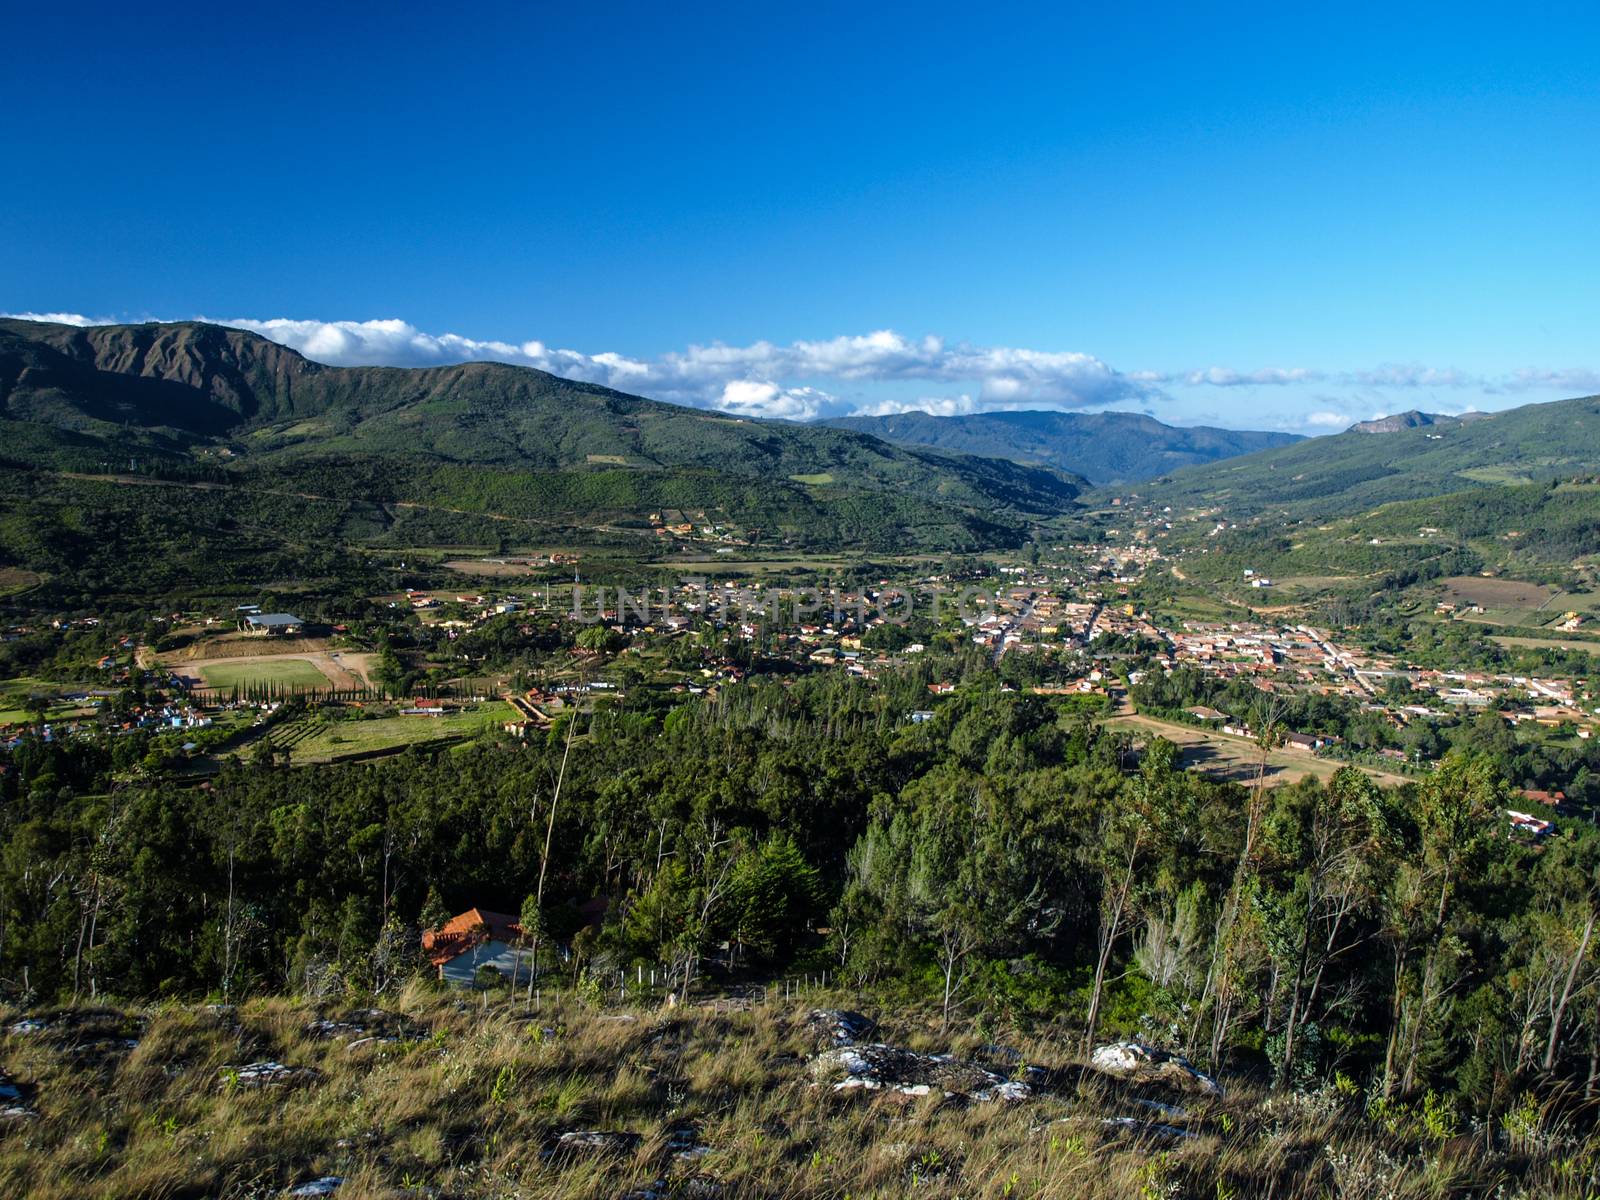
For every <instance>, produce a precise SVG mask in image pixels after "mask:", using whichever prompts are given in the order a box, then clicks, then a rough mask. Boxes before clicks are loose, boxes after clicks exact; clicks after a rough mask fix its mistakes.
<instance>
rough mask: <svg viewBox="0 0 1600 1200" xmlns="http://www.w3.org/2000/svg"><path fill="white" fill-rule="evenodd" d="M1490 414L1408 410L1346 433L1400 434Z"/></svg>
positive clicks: (1457, 423)
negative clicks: (1402, 431)
mask: <svg viewBox="0 0 1600 1200" xmlns="http://www.w3.org/2000/svg"><path fill="white" fill-rule="evenodd" d="M1488 415H1489V414H1488V413H1481V412H1464V413H1462V414H1460V415H1459V416H1451V415H1450V414H1448V413H1427V412H1422V411H1421V410H1420V409H1415V408H1412V409H1407V410H1406V411H1405V412H1400V413H1392V414H1391V415H1389V416H1387V417H1374V418H1373V419H1372V420H1370V421H1357V422H1356V423H1355V424H1354V425H1352V426H1350V428H1349V429H1347V430H1345V432H1346V433H1399V432H1400V431H1401V430H1402V429H1421V428H1424V427H1425V426H1428V425H1460V424H1463V423H1465V422H1467V421H1476V420H1477V419H1478V418H1479V417H1486V416H1488Z"/></svg>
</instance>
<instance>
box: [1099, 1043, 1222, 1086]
mask: <svg viewBox="0 0 1600 1200" xmlns="http://www.w3.org/2000/svg"><path fill="white" fill-rule="evenodd" d="M1089 1065H1090V1066H1091V1067H1093V1068H1094V1069H1095V1070H1096V1071H1099V1072H1100V1073H1101V1074H1102V1075H1109V1076H1111V1077H1112V1078H1113V1079H1121V1080H1124V1081H1125V1082H1129V1083H1143V1084H1155V1085H1159V1086H1163V1087H1169V1088H1173V1089H1175V1090H1177V1091H1180V1092H1186V1093H1188V1094H1190V1095H1197V1096H1218V1097H1220V1096H1221V1095H1222V1085H1221V1084H1219V1083H1218V1082H1217V1081H1216V1080H1215V1079H1213V1078H1211V1076H1209V1075H1207V1074H1205V1073H1204V1072H1201V1071H1197V1070H1196V1069H1195V1068H1194V1066H1193V1065H1192V1064H1191V1063H1190V1062H1189V1060H1188V1059H1186V1058H1184V1057H1183V1056H1182V1055H1181V1054H1172V1053H1170V1052H1169V1051H1166V1050H1158V1049H1156V1048H1155V1047H1154V1046H1147V1045H1145V1044H1144V1043H1143V1042H1111V1043H1110V1044H1108V1045H1105V1046H1096V1047H1095V1050H1094V1054H1093V1055H1091V1056H1090V1058H1089Z"/></svg>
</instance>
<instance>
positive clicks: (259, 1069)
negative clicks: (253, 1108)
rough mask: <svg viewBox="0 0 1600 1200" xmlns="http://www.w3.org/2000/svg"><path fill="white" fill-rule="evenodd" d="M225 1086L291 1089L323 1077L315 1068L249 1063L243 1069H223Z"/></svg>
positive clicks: (266, 1062) (264, 1062) (275, 1063)
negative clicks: (296, 1085)
mask: <svg viewBox="0 0 1600 1200" xmlns="http://www.w3.org/2000/svg"><path fill="white" fill-rule="evenodd" d="M220 1074H221V1076H222V1082H223V1086H225V1087H238V1088H264V1087H290V1086H293V1085H295V1084H301V1083H314V1082H315V1081H316V1080H318V1079H320V1078H321V1077H322V1072H320V1071H318V1070H317V1069H316V1068H315V1067H291V1066H288V1065H286V1064H284V1063H281V1062H272V1061H263V1062H253V1063H247V1064H246V1065H245V1066H242V1067H223V1068H222V1071H221V1073H220Z"/></svg>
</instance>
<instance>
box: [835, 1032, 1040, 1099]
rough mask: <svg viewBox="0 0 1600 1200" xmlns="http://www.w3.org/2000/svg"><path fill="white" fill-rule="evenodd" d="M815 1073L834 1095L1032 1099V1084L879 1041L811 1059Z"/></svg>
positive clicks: (964, 1063)
mask: <svg viewBox="0 0 1600 1200" xmlns="http://www.w3.org/2000/svg"><path fill="white" fill-rule="evenodd" d="M811 1072H812V1074H813V1075H814V1076H816V1077H817V1079H818V1081H819V1082H826V1083H831V1085H832V1087H833V1090H834V1091H836V1092H849V1091H870V1092H888V1093H892V1094H895V1095H899V1096H929V1095H939V1096H944V1097H946V1098H959V1099H966V1100H976V1101H986V1100H1005V1101H1017V1100H1027V1099H1030V1098H1031V1097H1032V1096H1033V1088H1032V1087H1031V1086H1030V1085H1029V1084H1028V1083H1025V1082H1023V1081H1022V1080H1014V1079H1007V1078H1006V1077H1005V1076H1004V1075H1000V1074H997V1073H996V1072H994V1071H990V1070H988V1069H986V1068H984V1067H980V1066H979V1065H978V1064H977V1063H972V1062H964V1061H962V1060H960V1059H957V1058H954V1057H952V1056H950V1055H948V1054H919V1053H917V1052H916V1051H915V1050H904V1049H901V1048H900V1047H898V1046H886V1045H884V1044H883V1043H881V1042H872V1043H867V1044H864V1045H850V1046H838V1047H835V1048H834V1049H832V1050H825V1051H823V1053H821V1054H819V1055H817V1057H816V1058H814V1059H813V1060H812V1062H811Z"/></svg>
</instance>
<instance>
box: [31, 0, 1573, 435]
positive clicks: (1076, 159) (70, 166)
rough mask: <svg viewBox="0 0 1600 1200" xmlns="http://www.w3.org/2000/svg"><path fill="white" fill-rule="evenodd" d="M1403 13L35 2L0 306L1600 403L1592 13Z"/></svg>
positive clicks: (828, 370)
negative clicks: (1599, 395)
mask: <svg viewBox="0 0 1600 1200" xmlns="http://www.w3.org/2000/svg"><path fill="white" fill-rule="evenodd" d="M1399 7H1401V8H1403V9H1404V11H1403V12H1399V13H1397V12H1395V11H1393V9H1394V6H1389V5H1384V6H1378V5H1372V6H1366V5H1360V4H1345V5H1338V6H1319V7H1317V8H1315V10H1314V11H1313V10H1307V11H1301V10H1303V9H1307V6H1296V5H1282V4H1273V5H1195V4H1192V3H1185V4H1172V5H1143V6H1137V5H1105V4H1097V5H1093V6H1090V5H1060V4H1056V5H1048V6H1044V5H1041V6H1038V7H1037V8H1033V9H1029V8H1027V7H1026V6H1015V5H1004V6H1001V5H991V6H970V5H969V6H960V7H956V6H949V7H945V6H939V5H934V4H918V5H915V6H909V5H908V6H904V7H896V6H890V5H876V6H867V5H828V4H810V5H806V6H762V5H749V4H739V5H726V6H697V5H681V6H680V5H663V4H660V3H654V4H637V5H636V4H629V3H603V4H595V3H589V4H574V5H568V6H560V7H557V6H546V5H519V6H505V7H493V6H484V7H480V8H478V9H476V10H475V11H474V12H472V13H470V14H467V13H461V14H457V13H450V12H446V11H445V10H443V9H441V8H440V7H439V6H437V5H427V6H424V5H415V6H409V5H388V6H384V7H382V8H381V9H378V8H372V7H371V6H329V5H319V6H314V7H313V6H298V5H293V4H285V5H277V6H237V5H227V6H222V5H207V6H199V5H194V6H190V9H189V11H188V12H184V11H182V10H181V9H180V8H178V7H177V6H173V7H167V8H161V7H158V8H154V9H152V8H149V7H137V6H133V7H130V6H126V5H116V6H111V5H105V6H99V5H88V6H82V5H80V6H75V7H73V8H71V9H70V10H63V11H49V9H48V8H47V6H42V5H35V6H30V7H28V8H26V9H23V10H17V11H14V12H12V13H11V14H10V15H9V16H8V20H7V26H8V37H7V40H8V42H10V43H11V45H12V47H13V53H11V54H10V55H8V61H7V69H6V71H5V72H4V73H3V74H0V101H3V103H4V108H5V111H6V113H7V122H6V135H5V140H6V143H7V153H6V154H5V156H4V162H5V164H6V165H5V168H4V172H5V179H4V183H5V196H6V199H5V203H4V204H0V310H3V311H8V312H14V313H24V312H30V313H61V314H76V315H77V316H79V317H84V318H89V319H107V318H116V319H133V318H140V319H144V318H158V319H180V318H189V317H195V316H205V317H208V318H211V319H219V320H229V321H241V322H246V323H251V324H252V325H253V327H256V328H260V329H262V330H263V331H264V332H267V333H268V334H269V336H274V337H278V338H279V339H280V340H284V341H287V342H289V343H290V344H294V345H296V346H298V347H299V348H301V349H302V350H304V351H306V352H307V353H310V354H311V355H312V356H313V357H322V358H324V359H327V360H329V361H339V362H399V363H412V362H436V361H448V360H449V359H451V358H464V357H500V358H507V359H509V360H511V361H522V362H528V363H530V364H532V365H538V366H543V367H545V368H547V369H555V370H559V371H562V372H563V373H566V374H570V375H574V376H579V377H585V378H594V379H598V380H601V381H603V382H607V383H612V384H614V385H616V386H622V387H626V388H628V389H629V390H635V391H640V392H644V393H646V394H651V395H658V396H662V397H664V398H667V399H675V400H680V401H684V402H688V403H698V404H710V405H717V406H721V407H725V408H730V409H733V410H736V411H744V412H754V413H771V414H775V415H786V416H795V417H804V416H811V415H817V414H831V413H837V412H848V411H855V410H880V411H884V410H891V409H895V408H908V407H926V408H929V409H931V410H934V411H965V410H972V409H981V408H998V407H1086V408H1103V407H1111V408H1121V409H1138V410H1144V411H1149V412H1152V413H1154V414H1155V415H1157V416H1159V417H1162V418H1164V419H1168V420H1175V421H1179V422H1188V423H1194V422H1200V421H1205V422H1212V423H1218V424H1226V425H1235V426H1246V425H1249V426H1270V427H1280V428H1295V429H1301V430H1305V431H1319V430H1327V429H1331V428H1337V427H1342V425H1344V424H1347V423H1348V422H1349V421H1350V420H1356V419H1361V418H1364V417H1368V416H1371V415H1373V414H1374V413H1376V412H1383V411H1394V410H1397V409H1403V408H1412V407H1420V408H1425V409H1430V410H1435V411H1459V410H1462V409H1465V408H1471V407H1483V408H1495V407H1505V406H1508V405H1511V404H1518V403H1526V402H1530V401H1534V400H1545V399H1554V398H1557V397H1559V396H1565V395H1573V394H1581V393H1584V392H1592V391H1600V349H1597V348H1596V346H1595V338H1594V331H1595V328H1596V317H1597V315H1600V269H1597V268H1600V204H1597V197H1600V188H1597V186H1596V184H1597V175H1600V165H1597V164H1600V88H1596V87H1595V86H1594V84H1593V82H1592V63H1593V59H1594V53H1595V51H1596V49H1597V48H1600V11H1597V10H1596V7H1595V6H1593V5H1579V4H1571V5H1560V4H1548V5H1546V4H1540V5H1529V6H1524V7H1522V8H1521V9H1518V10H1514V19H1513V17H1511V16H1508V13H1510V12H1512V11H1513V10H1508V9H1507V8H1506V7H1505V6H1504V5H1493V6H1491V5H1482V6H1475V5H1473V4H1470V3H1469V4H1462V3H1455V4H1448V5H1445V4H1440V5H1405V6H1399ZM341 9H343V10H344V11H340V10H341Z"/></svg>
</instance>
